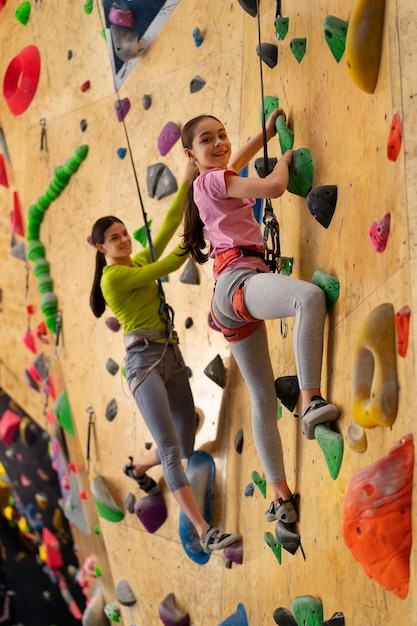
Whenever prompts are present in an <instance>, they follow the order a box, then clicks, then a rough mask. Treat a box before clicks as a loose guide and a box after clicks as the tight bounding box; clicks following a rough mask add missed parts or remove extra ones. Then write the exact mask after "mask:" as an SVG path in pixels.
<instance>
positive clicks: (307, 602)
mask: <svg viewBox="0 0 417 626" xmlns="http://www.w3.org/2000/svg"><path fill="white" fill-rule="evenodd" d="M291 610H292V612H293V615H294V617H295V621H296V622H297V625H298V626H322V623H323V603H322V602H321V600H319V599H318V598H315V597H314V596H298V598H294V600H292V602H291Z"/></svg>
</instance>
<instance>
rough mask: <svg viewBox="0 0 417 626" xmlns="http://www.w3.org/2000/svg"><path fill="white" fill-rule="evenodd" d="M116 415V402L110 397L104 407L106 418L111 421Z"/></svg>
mask: <svg viewBox="0 0 417 626" xmlns="http://www.w3.org/2000/svg"><path fill="white" fill-rule="evenodd" d="M116 415H117V402H116V400H115V398H112V400H110V402H109V403H108V405H107V407H106V420H108V421H109V422H112V421H113V420H114V418H115V417H116Z"/></svg>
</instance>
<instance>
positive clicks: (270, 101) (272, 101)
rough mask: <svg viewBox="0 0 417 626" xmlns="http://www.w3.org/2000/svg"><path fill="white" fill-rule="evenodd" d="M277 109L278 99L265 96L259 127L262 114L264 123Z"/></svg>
mask: <svg viewBox="0 0 417 626" xmlns="http://www.w3.org/2000/svg"><path fill="white" fill-rule="evenodd" d="M278 108H279V98H277V97H276V96H265V97H264V105H263V107H261V111H260V116H259V117H260V122H261V125H262V113H264V114H265V121H266V120H267V119H268V118H269V116H270V115H271V113H273V112H274V111H276V110H277V109H278ZM245 176H247V173H245Z"/></svg>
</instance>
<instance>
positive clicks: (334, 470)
mask: <svg viewBox="0 0 417 626" xmlns="http://www.w3.org/2000/svg"><path fill="white" fill-rule="evenodd" d="M314 437H315V438H316V440H317V443H318V444H319V446H320V448H321V449H322V451H323V454H324V459H325V461H326V464H327V468H328V470H329V474H330V476H331V477H332V478H333V480H336V478H337V477H338V475H339V471H340V466H341V465H342V459H343V450H344V440H343V436H342V435H341V434H340V433H336V432H335V431H334V430H331V428H329V426H327V425H326V424H317V426H315V428H314Z"/></svg>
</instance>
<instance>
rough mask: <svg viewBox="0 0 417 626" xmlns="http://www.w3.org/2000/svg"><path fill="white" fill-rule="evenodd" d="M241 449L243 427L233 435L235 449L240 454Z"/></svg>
mask: <svg viewBox="0 0 417 626" xmlns="http://www.w3.org/2000/svg"><path fill="white" fill-rule="evenodd" d="M242 449H243V428H241V429H240V430H238V431H237V433H236V435H235V450H236V452H237V453H238V454H242Z"/></svg>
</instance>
